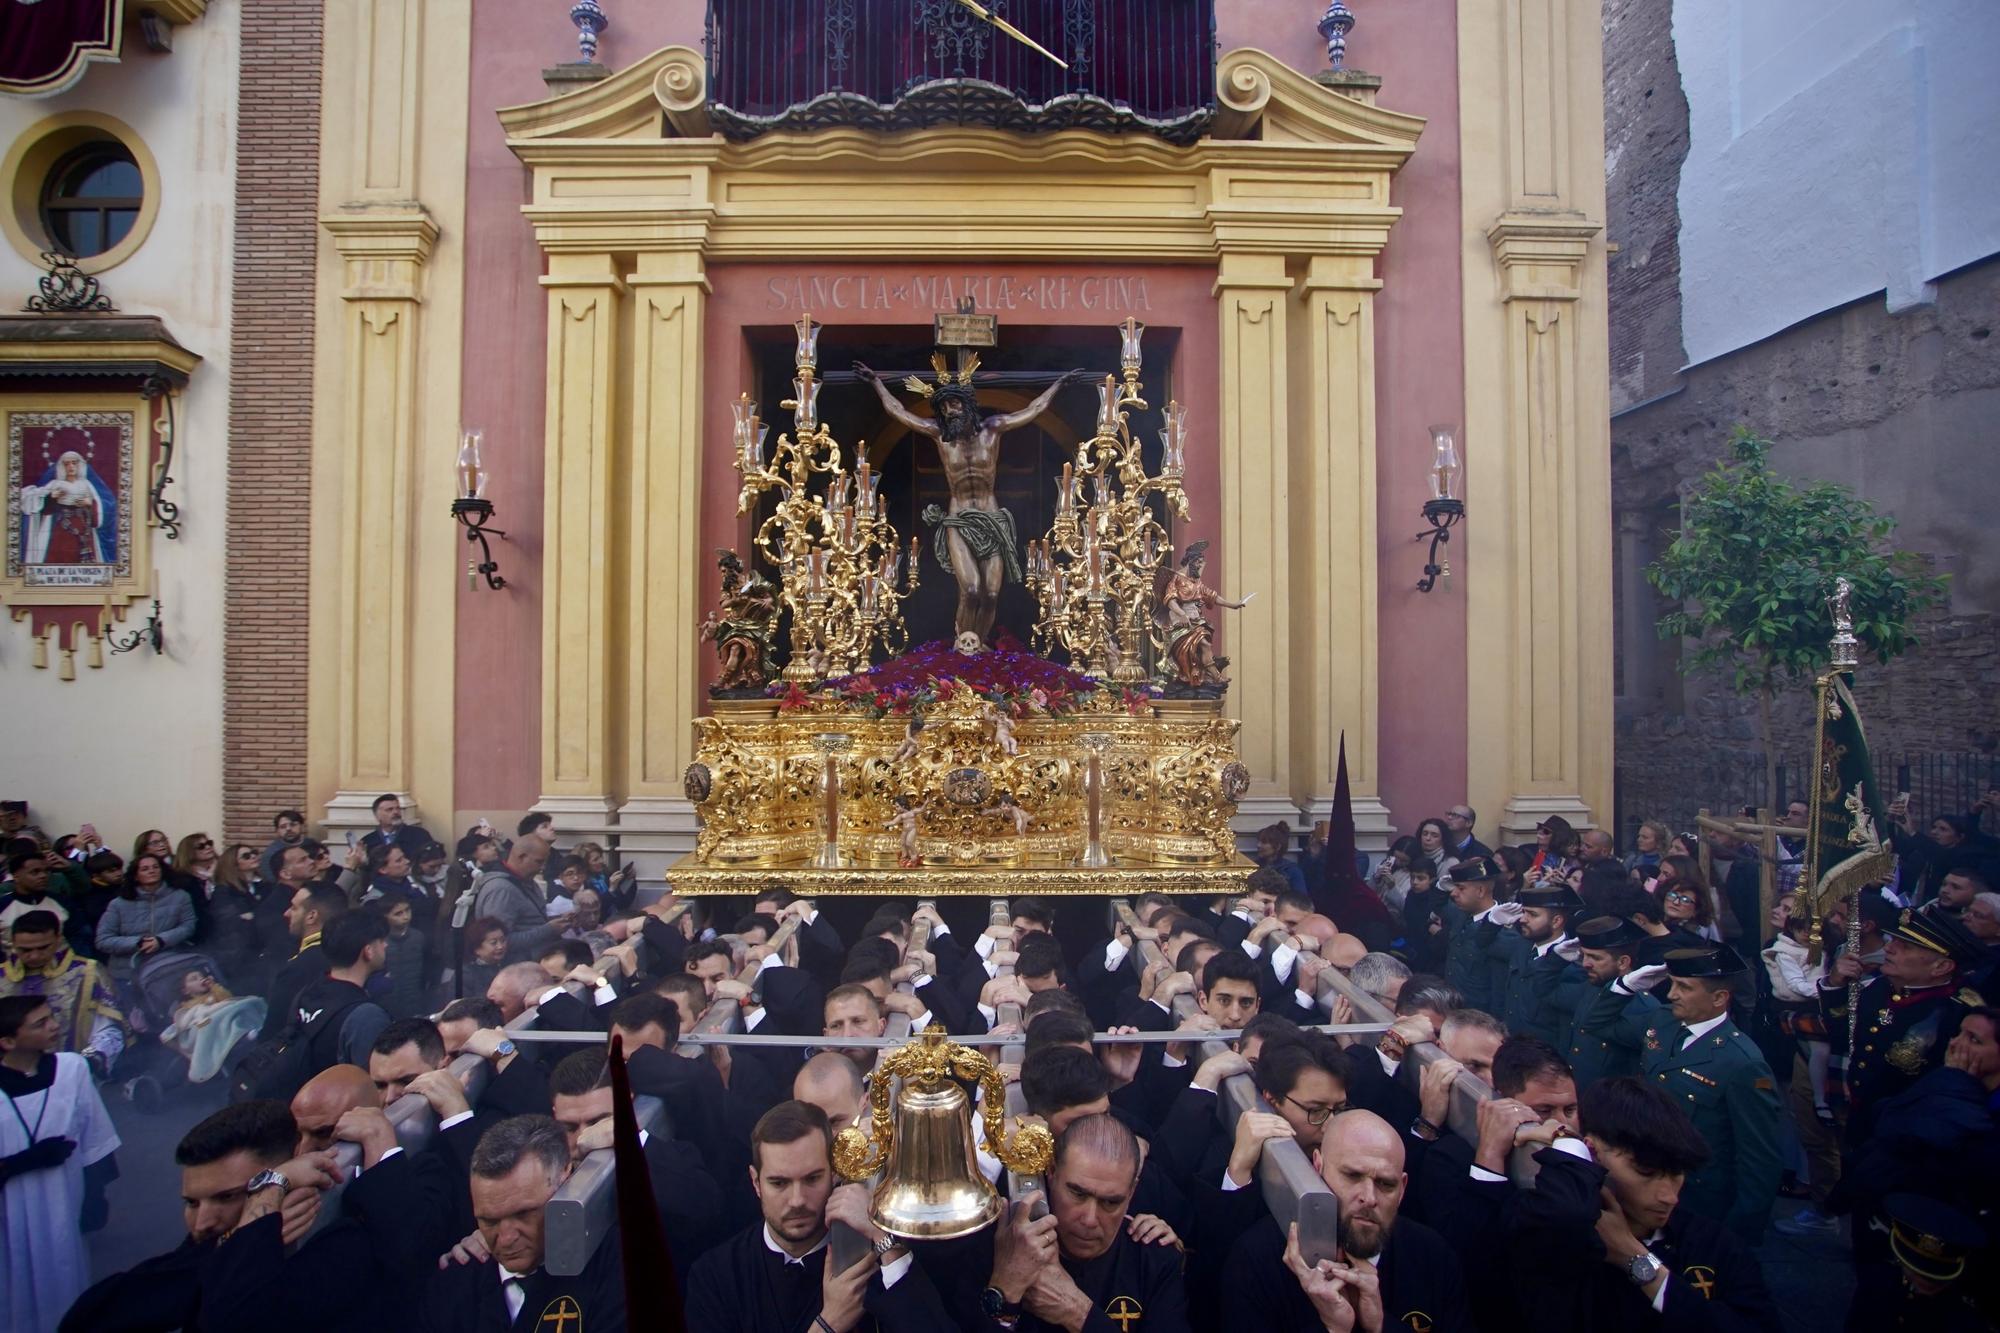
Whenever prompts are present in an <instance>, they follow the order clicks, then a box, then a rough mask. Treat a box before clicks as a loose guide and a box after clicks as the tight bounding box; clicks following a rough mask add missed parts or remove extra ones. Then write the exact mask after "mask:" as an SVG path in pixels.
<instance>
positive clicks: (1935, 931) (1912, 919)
mask: <svg viewBox="0 0 2000 1333" xmlns="http://www.w3.org/2000/svg"><path fill="white" fill-rule="evenodd" d="M1882 933H1883V934H1884V935H1887V936H1889V937H1890V938H1891V939H1898V940H1901V941H1903V943H1905V944H1914V945H1916V946H1917V947H1918V948H1920V949H1929V950H1930V951H1931V952H1932V953H1940V954H1943V955H1944V956H1945V957H1947V958H1949V959H1951V961H1952V962H1954V963H1956V964H1958V965H1959V966H1960V967H1969V966H1971V965H1972V964H1974V963H1977V962H1978V961H1979V960H1980V959H1981V958H1983V957H1985V955H1986V946H1985V945H1983V944H1981V943H1980V941H1979V937H1978V936H1977V935H1974V934H1973V933H1972V932H1971V931H1970V930H1967V929H1966V928H1965V925H1964V923H1963V922H1961V921H1960V920H1959V919H1958V918H1957V917H1953V916H1946V915H1945V914H1944V913H1942V912H1933V911H1931V910H1930V909H1928V908H1926V909H1924V910H1922V911H1913V910H1911V909H1909V908H1904V909H1903V913H1902V915H1901V916H1900V917H1899V918H1898V919H1897V922H1896V924H1895V925H1893V926H1890V927H1888V928H1886V929H1885V930H1884V931H1883V932H1882Z"/></svg>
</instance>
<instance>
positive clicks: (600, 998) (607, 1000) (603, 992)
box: [591, 981, 618, 1005]
mask: <svg viewBox="0 0 2000 1333" xmlns="http://www.w3.org/2000/svg"><path fill="white" fill-rule="evenodd" d="M591 997H592V998H593V999H595V1000H596V1001H597V1003H598V1004H600V1005H605V1004H616V1003H618V988H617V987H616V986H613V985H612V984H611V983H610V982H608V981H607V982H604V983H603V984H601V985H600V986H598V987H597V989H596V990H594V991H592V992H591Z"/></svg>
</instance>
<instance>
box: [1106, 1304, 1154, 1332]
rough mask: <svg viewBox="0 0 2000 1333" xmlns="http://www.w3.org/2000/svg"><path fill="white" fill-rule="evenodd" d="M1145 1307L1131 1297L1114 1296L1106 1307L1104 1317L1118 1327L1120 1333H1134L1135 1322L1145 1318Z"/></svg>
mask: <svg viewBox="0 0 2000 1333" xmlns="http://www.w3.org/2000/svg"><path fill="white" fill-rule="evenodd" d="M1145 1315H1146V1310H1145V1307H1144V1306H1142V1305H1140V1304H1139V1302H1137V1301H1135V1300H1133V1299H1132V1298H1131V1297H1130V1296H1113V1297H1112V1298H1111V1304H1109V1305H1107V1306H1105V1307H1104V1317H1105V1318H1107V1319H1109V1320H1111V1321H1112V1322H1113V1323H1115V1324H1117V1325H1118V1328H1119V1333H1132V1325H1133V1323H1134V1321H1136V1320H1139V1319H1143V1318H1145Z"/></svg>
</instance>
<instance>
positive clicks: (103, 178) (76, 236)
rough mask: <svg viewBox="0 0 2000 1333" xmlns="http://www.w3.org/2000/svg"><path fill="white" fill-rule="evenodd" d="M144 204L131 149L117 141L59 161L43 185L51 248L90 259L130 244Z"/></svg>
mask: <svg viewBox="0 0 2000 1333" xmlns="http://www.w3.org/2000/svg"><path fill="white" fill-rule="evenodd" d="M144 200H145V185H144V182H143V181H142V180H141V179H140V175H139V164H138V163H137V162H135V161H134V160H133V158H132V154H131V152H130V150H128V149H127V148H126V147H125V145H123V144H121V143H117V142H115V141H112V140H100V141H97V142H94V143H87V144H85V145H83V146H82V147H81V148H77V149H74V150H72V151H71V152H68V153H66V154H64V155H63V156H62V157H61V158H60V159H58V160H57V162H56V164H55V166H53V167H51V168H50V169H49V174H48V176H47V178H46V179H45V180H44V181H43V182H42V199H41V215H42V229H43V231H44V232H46V233H47V235H48V238H49V245H50V248H51V249H55V250H60V251H62V252H63V253H64V254H66V255H69V256H70V257H71V258H73V259H88V258H90V257H91V256H92V255H101V254H103V253H104V252H105V251H106V250H109V249H111V248H112V247H113V246H115V245H117V244H118V243H119V242H120V241H122V240H124V239H125V237H126V236H127V235H128V234H129V233H130V232H131V230H132V224H133V223H135V222H136V221H138V218H139V206H140V204H141V203H143V202H144Z"/></svg>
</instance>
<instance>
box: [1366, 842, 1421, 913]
mask: <svg viewBox="0 0 2000 1333" xmlns="http://www.w3.org/2000/svg"><path fill="white" fill-rule="evenodd" d="M1423 854H1424V849H1423V844H1421V843H1419V842H1418V841H1417V840H1416V839H1415V838H1408V837H1404V838H1398V839H1396V841H1394V842H1393V843H1391V844H1389V854H1388V855H1387V856H1385V857H1383V858H1382V864H1381V865H1378V866H1376V867H1375V873H1374V874H1372V875H1370V876H1369V877H1368V886H1369V887H1370V888H1372V889H1374V890H1375V896H1376V897H1378V898H1380V899H1381V900H1382V901H1383V903H1384V904H1386V905H1387V906H1388V908H1389V910H1390V911H1392V912H1400V911H1402V910H1403V902H1404V900H1405V899H1407V898H1408V897H1409V896H1410V862H1412V861H1414V860H1416V859H1417V858H1418V857H1420V856H1422V855H1423Z"/></svg>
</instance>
